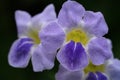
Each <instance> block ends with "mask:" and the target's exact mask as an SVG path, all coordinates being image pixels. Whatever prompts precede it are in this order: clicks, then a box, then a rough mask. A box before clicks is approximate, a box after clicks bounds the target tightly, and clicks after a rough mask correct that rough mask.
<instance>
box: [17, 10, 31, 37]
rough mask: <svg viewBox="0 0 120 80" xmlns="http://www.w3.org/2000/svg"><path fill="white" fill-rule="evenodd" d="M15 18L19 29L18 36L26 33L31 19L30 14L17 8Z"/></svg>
mask: <svg viewBox="0 0 120 80" xmlns="http://www.w3.org/2000/svg"><path fill="white" fill-rule="evenodd" d="M15 20H16V25H17V30H18V37H21V36H24V35H26V31H27V28H28V22H29V21H30V20H31V16H30V14H29V13H27V12H25V11H21V10H17V11H16V12H15Z"/></svg>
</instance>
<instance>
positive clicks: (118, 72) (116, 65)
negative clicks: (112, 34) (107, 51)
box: [106, 59, 120, 80]
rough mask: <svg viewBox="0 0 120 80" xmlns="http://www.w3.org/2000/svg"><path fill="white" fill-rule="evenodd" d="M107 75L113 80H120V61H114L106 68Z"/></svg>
mask: <svg viewBox="0 0 120 80" xmlns="http://www.w3.org/2000/svg"><path fill="white" fill-rule="evenodd" d="M106 73H107V74H108V75H109V77H110V79H111V80H120V60H118V59H113V60H111V61H110V62H109V64H108V65H107V66H106Z"/></svg>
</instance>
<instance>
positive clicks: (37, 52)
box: [8, 4, 65, 72]
mask: <svg viewBox="0 0 120 80" xmlns="http://www.w3.org/2000/svg"><path fill="white" fill-rule="evenodd" d="M48 13H49V15H48ZM15 20H16V24H17V30H18V39H17V40H16V41H15V42H14V43H13V44H12V47H11V49H10V51H9V55H8V62H9V64H10V65H11V66H13V67H17V68H24V67H26V66H27V65H28V63H29V61H30V58H31V61H32V65H33V70H34V71H35V72H37V71H43V70H45V69H51V68H52V67H53V66H54V58H55V55H56V51H57V49H58V48H59V47H60V46H61V44H62V43H63V41H64V36H65V34H64V32H63V30H62V29H61V28H60V27H59V25H58V24H57V22H56V13H55V10H54V6H53V5H52V4H50V5H48V6H47V7H46V8H45V9H44V11H43V12H42V13H40V14H37V15H36V16H34V17H31V16H30V14H28V13H27V12H25V11H20V10H18V11H16V12H15Z"/></svg>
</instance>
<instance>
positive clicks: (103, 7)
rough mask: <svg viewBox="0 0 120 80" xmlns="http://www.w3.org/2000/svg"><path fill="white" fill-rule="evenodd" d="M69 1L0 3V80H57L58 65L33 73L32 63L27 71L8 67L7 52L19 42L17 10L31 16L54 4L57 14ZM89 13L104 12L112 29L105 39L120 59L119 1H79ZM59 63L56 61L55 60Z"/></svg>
mask: <svg viewBox="0 0 120 80" xmlns="http://www.w3.org/2000/svg"><path fill="white" fill-rule="evenodd" d="M65 1H66V0H0V80H55V79H54V75H55V73H56V72H57V69H58V65H56V66H55V67H54V68H53V69H52V70H50V71H48V70H46V71H43V72H37V73H35V72H33V70H32V66H31V62H30V64H29V66H28V67H27V68H25V69H16V68H13V67H11V66H9V64H8V60H7V57H8V52H9V49H10V46H11V44H12V42H13V41H14V40H16V39H17V29H16V24H15V19H14V12H15V11H16V10H25V11H27V12H29V13H30V14H31V15H32V16H33V15H35V14H37V13H40V12H41V11H42V10H43V9H44V8H45V7H46V6H47V5H48V4H50V3H53V4H54V5H55V9H56V12H57V14H58V12H59V10H60V8H61V6H62V4H63V2H65ZM76 1H78V2H79V3H81V4H82V5H83V6H84V7H85V8H86V9H87V10H92V11H101V12H102V13H103V15H104V17H105V20H106V22H107V24H108V26H109V33H108V34H107V35H105V37H107V38H109V39H111V40H112V44H113V52H114V55H115V57H116V58H119V59H120V3H119V0H76ZM55 63H56V64H58V62H57V61H55Z"/></svg>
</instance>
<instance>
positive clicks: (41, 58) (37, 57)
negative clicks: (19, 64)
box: [32, 45, 56, 72]
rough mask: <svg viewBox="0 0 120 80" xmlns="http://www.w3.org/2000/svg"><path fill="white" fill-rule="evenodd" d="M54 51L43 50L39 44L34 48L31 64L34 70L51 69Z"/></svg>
mask: <svg viewBox="0 0 120 80" xmlns="http://www.w3.org/2000/svg"><path fill="white" fill-rule="evenodd" d="M55 55H56V54H55V53H50V52H48V51H47V50H44V49H43V47H42V46H41V45H39V46H38V47H36V48H35V50H34V53H33V55H32V65H33V70H34V71H35V72H39V71H43V70H46V69H52V68H53V66H54V59H55Z"/></svg>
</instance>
